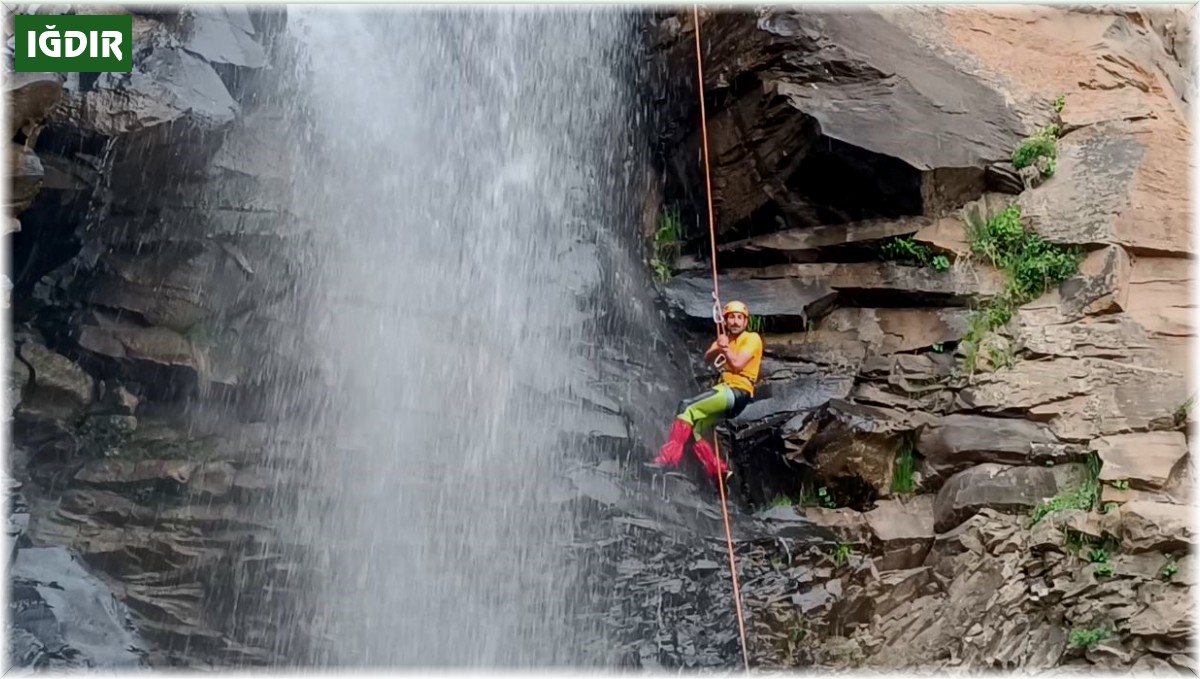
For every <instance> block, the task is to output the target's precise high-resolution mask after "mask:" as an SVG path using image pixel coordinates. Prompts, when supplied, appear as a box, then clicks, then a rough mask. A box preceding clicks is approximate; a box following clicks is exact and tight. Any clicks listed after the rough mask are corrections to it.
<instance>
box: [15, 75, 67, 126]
mask: <svg viewBox="0 0 1200 679" xmlns="http://www.w3.org/2000/svg"><path fill="white" fill-rule="evenodd" d="M62 86H63V76H62V74H60V73H11V74H10V75H9V78H8V81H7V87H6V88H5V89H6V94H7V101H8V128H9V129H8V135H9V138H10V139H11V138H12V137H14V136H15V135H16V134H17V132H19V131H21V130H24V131H25V134H27V135H28V134H30V133H32V132H33V129H34V128H35V127H36V126H38V125H40V124H41V123H42V121H44V120H45V119H46V116H47V115H49V112H50V110H51V108H53V107H54V105H55V104H56V103H57V102H58V100H59V97H61V96H62Z"/></svg>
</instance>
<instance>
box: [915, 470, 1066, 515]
mask: <svg viewBox="0 0 1200 679" xmlns="http://www.w3.org/2000/svg"><path fill="white" fill-rule="evenodd" d="M1058 492H1059V487H1058V481H1057V479H1056V478H1055V475H1054V472H1053V471H1052V470H1050V469H1046V468H1044V467H1008V466H1005V465H1002V464H995V463H986V464H980V465H977V466H975V467H971V468H970V469H966V470H964V471H961V472H959V473H957V474H955V475H954V476H951V477H950V478H949V479H948V480H947V481H946V483H945V485H943V486H942V489H941V490H940V491H938V494H937V500H936V501H935V503H934V517H935V528H936V530H937V531H938V532H943V531H947V530H950V529H951V528H953V527H954V526H957V525H959V524H960V523H962V522H963V521H964V520H966V519H967V518H969V517H970V516H972V515H974V514H975V513H977V512H978V511H979V510H981V509H984V508H989V509H994V510H997V511H1001V512H1009V513H1018V512H1026V511H1029V510H1030V509H1032V508H1033V507H1035V506H1036V505H1038V504H1039V503H1041V502H1043V501H1045V500H1049V499H1050V498H1052V497H1054V496H1055V495H1057V494H1058Z"/></svg>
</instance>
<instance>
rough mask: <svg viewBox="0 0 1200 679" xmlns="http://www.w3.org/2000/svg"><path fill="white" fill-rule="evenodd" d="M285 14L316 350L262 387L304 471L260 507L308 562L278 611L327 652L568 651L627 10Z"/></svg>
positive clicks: (353, 656)
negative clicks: (579, 447) (305, 376)
mask: <svg viewBox="0 0 1200 679" xmlns="http://www.w3.org/2000/svg"><path fill="white" fill-rule="evenodd" d="M289 31H291V32H292V34H293V36H292V37H293V38H294V39H295V40H297V41H298V43H299V45H300V51H301V53H302V54H303V55H304V57H305V59H306V61H307V62H308V63H307V65H306V66H305V68H304V72H303V73H298V74H296V82H297V83H299V84H298V85H297V87H296V90H297V91H298V92H300V100H299V101H296V102H294V105H292V106H289V107H288V110H289V111H294V112H295V114H294V118H293V119H289V120H288V121H286V122H287V128H288V135H287V136H288V139H289V143H291V144H294V145H295V146H296V147H297V148H296V149H294V151H296V152H295V153H293V156H294V157H295V158H296V161H295V162H296V163H297V166H296V167H295V168H294V182H293V195H292V197H291V199H290V202H291V205H290V206H289V210H290V212H291V213H292V214H294V215H295V216H296V219H299V220H302V221H303V222H304V223H305V225H306V226H307V228H308V230H309V231H310V232H311V233H312V234H315V241H314V243H315V245H314V246H313V256H312V257H311V258H309V259H307V260H306V261H305V264H304V268H303V269H302V270H301V271H299V274H300V276H301V277H303V278H304V279H305V280H306V281H307V283H306V285H308V287H310V288H313V289H314V290H315V292H314V293H313V294H312V295H311V296H310V297H308V298H306V299H305V300H304V303H303V305H298V306H297V308H298V309H299V308H300V307H301V306H303V307H304V309H303V313H304V314H305V317H306V318H308V319H310V320H309V321H307V323H308V333H309V334H310V335H311V342H310V344H311V347H312V348H311V351H312V356H311V360H312V362H313V365H320V366H322V367H323V371H322V373H321V375H322V377H321V378H320V379H309V380H304V381H297V382H296V383H295V390H296V391H295V393H292V394H288V393H284V394H280V395H279V396H278V397H277V398H276V401H275V405H276V407H277V408H278V409H279V410H281V411H284V412H290V413H291V414H292V416H293V417H292V424H290V425H288V427H290V431H288V432H286V435H287V437H288V438H289V439H290V440H293V441H298V442H300V443H297V444H296V445H294V446H293V447H292V448H291V449H289V450H287V451H286V452H284V453H279V454H281V455H285V456H288V457H290V458H291V460H290V461H291V462H292V463H294V464H295V465H297V466H298V467H300V468H303V469H306V470H307V474H308V476H307V478H306V480H305V483H306V486H307V487H308V490H306V491H305V493H306V496H305V497H303V498H302V502H301V503H300V506H299V508H298V509H297V510H296V511H288V512H281V513H280V516H279V517H277V520H279V521H281V522H282V524H284V525H282V526H281V530H282V531H285V532H290V533H291V534H292V536H293V537H294V538H296V539H297V540H303V542H305V543H306V544H308V545H310V546H312V547H313V549H312V556H311V561H312V563H310V564H308V566H309V567H310V568H311V569H312V570H314V571H316V572H317V576H316V577H315V578H313V579H312V583H311V584H310V587H311V590H310V591H306V592H303V593H301V594H300V596H301V597H304V598H307V599H308V600H309V607H310V609H311V611H312V612H313V615H312V617H311V619H305V620H292V621H284V622H285V623H287V624H295V625H300V626H303V627H305V628H306V629H307V630H308V632H309V634H310V635H311V637H312V638H314V639H318V640H320V642H319V643H320V645H321V646H322V650H321V651H320V654H319V655H320V657H321V658H322V659H323V660H324V661H325V662H328V663H331V664H336V665H356V666H393V665H417V666H443V665H465V666H481V665H489V666H497V665H500V666H505V665H508V666H512V665H518V666H530V665H547V664H560V665H561V664H578V663H581V662H584V660H583V658H582V657H581V655H580V651H579V650H578V646H579V643H578V642H579V639H580V635H581V634H584V631H583V629H582V626H583V623H582V622H580V621H579V620H580V616H578V615H576V611H574V610H573V604H572V600H573V598H576V597H577V596H578V592H576V591H575V589H574V587H575V584H576V583H577V581H578V578H579V572H578V569H579V568H581V566H579V565H578V564H577V563H575V562H574V561H572V560H571V559H570V557H569V549H568V547H569V545H570V543H571V540H572V537H573V535H574V532H575V530H576V527H577V522H578V521H579V520H580V517H579V516H578V515H577V512H576V511H575V510H574V509H573V505H572V504H571V502H570V500H571V497H570V493H569V492H568V491H567V490H564V485H563V483H562V481H561V476H562V474H563V472H564V470H565V469H566V468H567V466H569V465H570V464H571V459H572V451H571V450H569V449H567V448H564V445H563V441H564V440H565V439H564V437H563V433H564V432H568V433H569V432H572V431H578V430H579V429H580V426H579V423H578V422H577V421H576V420H577V418H580V417H583V413H584V412H585V409H584V408H583V405H582V403H581V399H580V398H579V397H578V395H577V394H578V390H577V389H576V387H577V386H578V384H579V381H580V379H581V378H580V374H581V371H583V369H584V368H586V366H588V365H589V362H590V361H592V360H593V359H594V358H595V356H594V353H595V346H596V345H597V342H598V341H599V339H598V337H597V336H598V335H599V334H600V333H601V330H602V328H603V325H602V324H601V323H598V322H597V320H596V319H597V315H598V310H597V309H596V308H594V305H595V304H596V302H595V301H594V299H595V297H594V293H595V290H596V288H597V287H598V286H601V285H602V284H603V277H604V276H606V275H608V274H607V273H606V272H605V271H602V270H601V269H602V265H601V261H602V259H601V257H600V255H599V253H600V252H601V251H602V250H603V249H604V248H606V247H611V246H608V245H605V243H606V242H608V241H605V240H604V239H603V238H601V234H602V233H603V232H604V231H605V230H610V231H611V230H614V229H616V228H622V229H625V228H627V229H628V230H629V231H630V232H631V233H632V232H634V231H635V230H636V229H637V224H634V223H627V222H630V221H631V220H630V215H631V214H633V213H634V212H635V210H631V209H630V206H631V205H632V204H633V201H634V200H635V196H634V195H633V194H634V191H633V187H632V186H631V181H630V178H629V172H630V170H629V167H630V165H631V163H630V158H629V156H630V154H631V151H630V150H629V149H630V144H629V142H628V140H627V138H628V130H629V128H630V127H631V125H632V123H631V120H632V118H633V101H632V95H631V94H630V93H629V92H628V91H627V90H628V88H629V87H630V85H629V83H628V82H627V79H625V78H623V76H622V73H621V72H620V64H621V63H622V60H623V59H626V58H630V56H631V55H632V52H633V51H634V50H633V47H634V45H633V34H632V31H631V18H630V17H629V16H628V15H626V14H622V13H617V12H612V11H597V10H583V9H580V8H570V9H556V10H549V9H545V8H538V9H536V10H534V9H523V10H514V9H499V8H497V9H488V10H470V11H462V10H438V11H423V10H422V11H418V10H412V9H392V10H387V11H383V10H378V9H374V8H348V7H337V8H331V7H322V8H314V7H311V6H305V5H299V6H294V7H293V8H291V10H290V17H289ZM614 220H621V222H620V223H618V224H614ZM584 429H586V427H584ZM283 626H284V627H286V625H283Z"/></svg>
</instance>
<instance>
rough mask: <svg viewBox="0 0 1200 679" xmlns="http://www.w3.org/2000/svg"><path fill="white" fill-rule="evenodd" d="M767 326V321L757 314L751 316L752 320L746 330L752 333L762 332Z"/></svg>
mask: <svg viewBox="0 0 1200 679" xmlns="http://www.w3.org/2000/svg"><path fill="white" fill-rule="evenodd" d="M766 325H767V324H766V319H764V318H763V317H762V316H756V315H755V314H750V318H749V319H748V320H747V321H746V329H747V330H749V331H750V332H762V331H763V328H765V327H766Z"/></svg>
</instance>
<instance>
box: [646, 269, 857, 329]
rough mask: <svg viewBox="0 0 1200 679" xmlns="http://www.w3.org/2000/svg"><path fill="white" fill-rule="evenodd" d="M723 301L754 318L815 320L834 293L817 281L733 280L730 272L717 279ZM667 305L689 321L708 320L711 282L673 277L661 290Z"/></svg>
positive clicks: (787, 279) (825, 307)
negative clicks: (736, 301)
mask: <svg viewBox="0 0 1200 679" xmlns="http://www.w3.org/2000/svg"><path fill="white" fill-rule="evenodd" d="M720 286H721V296H722V298H723V299H726V300H730V299H740V300H742V301H744V302H745V303H746V304H747V305H748V306H749V307H750V313H752V314H754V315H756V316H776V317H784V318H799V319H808V318H815V317H817V316H819V315H821V314H823V313H825V311H826V310H827V309H828V307H829V305H830V304H832V302H833V297H834V293H833V291H832V290H830V289H829V287H828V286H827V285H825V284H824V283H822V282H820V281H817V280H809V281H803V280H798V279H789V278H783V277H778V276H774V277H767V276H764V277H760V278H752V277H744V278H743V277H737V276H735V275H734V273H733V272H731V273H730V274H727V275H726V276H722V277H721V279H720ZM664 293H665V294H666V296H667V298H668V299H669V300H670V302H671V303H672V304H673V305H675V306H676V307H678V308H680V309H681V310H682V311H683V313H685V314H687V315H688V316H691V317H692V318H699V319H704V320H707V321H709V322H710V323H711V320H712V306H713V300H712V279H711V278H710V277H709V276H708V275H707V274H705V275H697V276H676V277H675V278H672V279H671V280H670V282H668V283H667V285H666V286H665V288H664Z"/></svg>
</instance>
